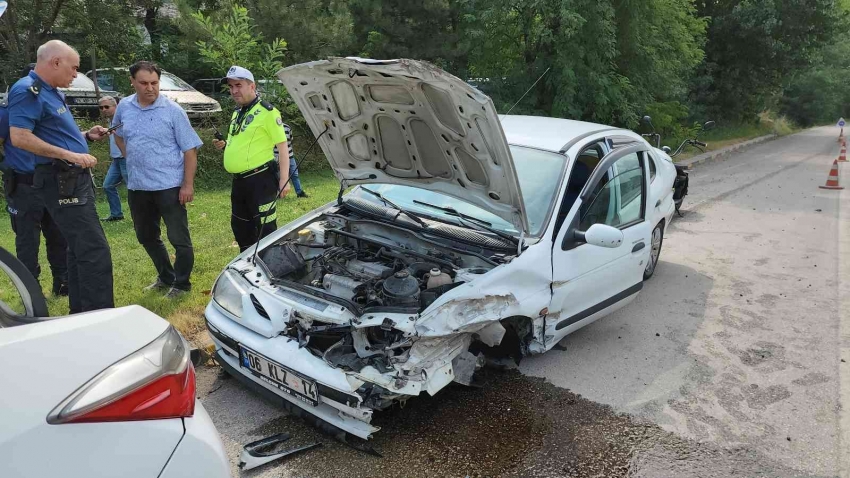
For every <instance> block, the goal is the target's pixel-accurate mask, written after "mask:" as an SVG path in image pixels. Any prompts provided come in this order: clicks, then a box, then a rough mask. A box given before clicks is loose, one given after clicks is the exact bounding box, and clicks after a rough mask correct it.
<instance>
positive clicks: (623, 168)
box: [579, 153, 645, 231]
mask: <svg viewBox="0 0 850 478" xmlns="http://www.w3.org/2000/svg"><path fill="white" fill-rule="evenodd" d="M644 178H645V172H644V169H643V158H642V157H641V155H640V154H639V153H631V154H628V155H626V156H624V157H622V158H620V159H619V160H618V161H617V162H615V163H614V164H613V165H612V166H611V167H610V168H609V169H608V171H606V172H605V175H604V176H603V177H602V179H601V181H599V183H598V184H597V185H596V186H595V187H594V189H593V192H592V193H591V194H590V195H589V197H588V200H587V201H586V203H585V204H582V207H581V212H580V214H581V216H580V217H581V220H580V222H579V228H580V229H581V230H583V231H586V230H587V229H588V228H590V226H592V225H594V224H606V225H609V226H613V227H618V228H625V227H628V226H630V225H632V224H634V223H636V222H639V221H641V220H642V219H643V215H644V210H645V208H644V202H645V198H644V196H645V194H644Z"/></svg>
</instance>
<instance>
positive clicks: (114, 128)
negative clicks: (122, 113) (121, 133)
mask: <svg viewBox="0 0 850 478" xmlns="http://www.w3.org/2000/svg"><path fill="white" fill-rule="evenodd" d="M122 126H124V123H118V124H117V125H115V126H113V127H111V128H109V129H108V130H106V132H107V133H111V132H113V131H115V130H116V129H118V128H120V127H122Z"/></svg>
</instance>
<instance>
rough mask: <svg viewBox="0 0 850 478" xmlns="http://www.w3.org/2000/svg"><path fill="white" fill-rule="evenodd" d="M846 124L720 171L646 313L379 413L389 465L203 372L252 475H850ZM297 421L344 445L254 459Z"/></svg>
mask: <svg viewBox="0 0 850 478" xmlns="http://www.w3.org/2000/svg"><path fill="white" fill-rule="evenodd" d="M836 135H837V131H834V128H821V129H814V130H808V131H805V132H802V133H799V134H796V135H793V136H789V137H785V138H781V139H778V140H775V141H771V142H768V143H765V144H762V145H759V146H757V147H754V148H752V149H750V150H748V151H745V152H743V153H739V154H736V155H734V156H730V157H728V158H726V159H724V160H720V161H717V162H713V163H709V164H705V165H700V166H699V167H698V168H697V169H696V170H694V171H692V172H691V191H690V195H689V196H688V197H687V198H686V202H685V206H684V207H683V213H684V217H681V218H677V219H675V220H674V222H673V224H672V225H671V227H670V230H669V231H668V234H667V236H666V237H665V238H664V245H663V249H662V253H661V263H660V264H659V268H658V270H657V272H656V275H655V277H654V278H652V279H651V280H650V281H649V282H648V283H647V284H646V287H645V288H644V290H643V292H642V293H641V294H640V296H639V297H638V298H637V299H636V300H635V301H634V302H633V303H632V304H630V305H629V306H627V307H626V308H624V309H622V310H620V311H618V312H617V313H615V314H613V315H611V316H609V317H606V318H603V319H601V320H600V321H597V322H596V323H594V324H592V325H590V326H588V327H585V328H584V329H582V330H579V331H578V332H576V333H574V334H572V335H570V336H568V337H567V338H565V339H564V340H563V341H562V342H561V344H560V345H561V346H562V347H559V348H563V350H553V351H551V352H549V353H547V354H545V355H542V356H536V357H531V358H528V359H526V360H524V361H523V362H522V364H521V365H520V367H519V371H516V370H507V371H500V370H493V369H490V370H487V371H486V373H485V375H484V383H485V387H484V388H482V389H469V388H465V387H461V386H450V387H448V388H447V389H446V390H443V391H442V392H440V393H439V394H438V395H437V396H436V397H434V398H422V399H418V400H411V401H410V402H408V405H407V407H405V408H404V409H397V410H391V411H388V412H385V413H379V414H377V415H376V418H375V422H376V423H377V424H379V425H380V426H382V427H383V429H382V430H381V432H379V433H378V436H377V437H376V438H375V439H374V445H375V448H376V449H378V450H379V451H381V453H383V455H384V457H383V458H375V457H372V456H367V455H365V454H363V453H360V452H356V451H353V450H351V449H348V448H346V447H344V446H343V445H340V444H338V443H336V442H333V441H332V440H329V439H327V438H325V437H324V436H322V435H320V434H318V433H317V432H315V431H314V430H313V429H312V428H310V427H309V426H306V425H305V424H303V423H302V422H301V421H300V420H298V419H295V418H291V417H288V416H286V414H285V412H283V411H282V410H280V409H278V408H276V407H275V406H274V405H271V404H269V403H268V402H265V401H264V400H262V399H260V398H258V397H256V396H254V395H253V394H252V393H250V392H249V391H247V390H246V389H244V388H242V387H241V386H240V385H238V384H237V383H236V381H235V380H232V379H229V378H228V377H227V376H226V375H224V374H223V373H221V372H220V370H219V369H218V368H216V367H202V368H200V369H199V373H198V393H199V396H200V397H201V399H202V400H203V403H204V405H205V406H206V408H207V409H208V411H209V412H210V415H211V416H212V417H213V421H214V422H215V424H216V426H217V427H218V429H219V431H220V432H221V434H222V439H223V441H224V443H225V446H226V447H227V449H228V453H229V455H230V458H231V460H232V463H233V466H234V468H233V471H234V476H249V477H260V476H262V477H266V476H269V477H271V476H275V477H277V476H284V477H288V476H317V477H318V476H576V477H578V476H633V477H668V476H669V477H688V476H693V477H727V476H765V477H768V476H818V477H820V476H844V477H847V476H850V468H848V464H850V434H848V431H850V417H848V415H850V234H848V231H849V230H848V228H850V208H848V207H844V208H840V205H841V204H842V202H843V203H846V202H847V200H848V198H850V192H848V191H828V190H823V189H819V188H818V186H819V185H822V184H824V182H825V181H826V177H827V174H828V173H829V169H830V167H831V164H832V160H833V159H835V158H836V157H837V154H838V144H837V142H836ZM846 167H847V166H846V165H845V166H842V168H846ZM845 178H846V179H845ZM842 179H845V180H846V181H850V174H848V173H847V172H845V171H842ZM847 186H848V187H850V183H848V184H847ZM842 359H843V360H844V361H845V362H842V361H841V360H842ZM842 397H843V398H842ZM842 402H843V404H844V407H842ZM842 420H843V422H844V426H842ZM282 431H288V432H290V433H291V434H292V435H293V439H292V440H291V444H292V445H293V446H294V445H296V444H302V443H309V442H313V441H321V442H323V443H324V444H325V446H324V447H323V448H321V449H318V450H313V451H311V452H308V453H306V454H304V455H302V456H300V457H295V458H292V459H289V460H284V461H283V462H281V463H276V464H271V465H267V466H265V467H263V468H260V469H257V470H255V471H251V472H244V473H243V472H240V471H239V470H238V469H237V468H236V463H237V462H238V457H239V453H240V451H241V446H242V445H243V444H245V443H247V442H249V441H253V440H256V439H259V438H262V437H264V436H268V435H271V434H274V433H279V432H282Z"/></svg>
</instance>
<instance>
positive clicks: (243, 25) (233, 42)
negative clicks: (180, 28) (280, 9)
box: [192, 4, 286, 79]
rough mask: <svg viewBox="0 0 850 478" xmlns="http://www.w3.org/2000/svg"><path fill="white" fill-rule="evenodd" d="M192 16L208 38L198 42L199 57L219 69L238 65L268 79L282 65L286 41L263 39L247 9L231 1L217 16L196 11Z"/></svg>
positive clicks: (224, 69) (222, 69)
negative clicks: (265, 40)
mask: <svg viewBox="0 0 850 478" xmlns="http://www.w3.org/2000/svg"><path fill="white" fill-rule="evenodd" d="M192 17H193V18H194V19H195V20H196V21H197V22H198V25H199V26H200V29H201V32H203V33H204V34H205V35H206V37H207V39H203V40H198V41H197V45H198V50H199V53H200V55H201V58H202V59H203V61H205V62H206V63H208V64H210V65H211V66H213V67H214V68H216V69H217V70H218V71H222V72H223V71H227V69H228V68H230V67H231V66H232V65H239V66H242V67H244V68H248V69H249V70H251V72H252V73H254V75H255V77H258V78H266V79H268V78H273V77H274V74H275V73H277V71H278V70H280V68H281V67H282V66H283V56H284V53H285V52H286V41H285V40H283V39H281V38H275V39H274V40H272V41H270V42H268V43H266V42H264V41H263V35H262V34H261V33H260V32H259V31H257V27H256V25H255V24H254V21H253V20H252V19H251V17H250V16H248V9H247V8H245V7H243V6H241V5H238V4H233V5H231V6H230V8H229V9H228V10H224V11H223V12H222V13H221V14H219V15H210V16H207V15H204V14H203V13H202V12H196V13H194V14H192Z"/></svg>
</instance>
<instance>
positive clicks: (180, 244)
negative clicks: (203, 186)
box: [127, 188, 195, 290]
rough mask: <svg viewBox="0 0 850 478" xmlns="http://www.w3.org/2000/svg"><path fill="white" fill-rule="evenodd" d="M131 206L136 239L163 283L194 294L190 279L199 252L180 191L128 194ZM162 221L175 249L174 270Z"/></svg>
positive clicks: (173, 189) (130, 192) (128, 192)
mask: <svg viewBox="0 0 850 478" xmlns="http://www.w3.org/2000/svg"><path fill="white" fill-rule="evenodd" d="M127 202H128V203H130V215H131V216H132V217H133V228H134V229H135V230H136V239H138V241H139V244H141V245H142V246H143V247H144V248H145V251H147V253H148V256H150V258H151V261H153V265H154V267H155V268H156V273H157V276H158V277H159V280H160V281H162V282H164V283H166V284H168V285H171V286H173V287H174V288H176V289H181V290H191V288H192V283H191V282H190V280H189V279H190V276H191V275H192V267H194V265H195V251H194V249H193V248H192V238H191V237H190V236H189V218H188V216H187V215H186V206H184V205H182V204H180V188H171V189H164V190H162V191H127ZM160 221H163V222H165V229H166V234H167V236H168V242H170V243H171V245H172V246H174V252H175V256H176V258H175V260H174V265H173V266H172V265H171V258H170V257H169V256H168V250H167V249H166V248H165V244H164V243H163V242H162V238H161V235H160V228H159V225H160Z"/></svg>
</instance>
